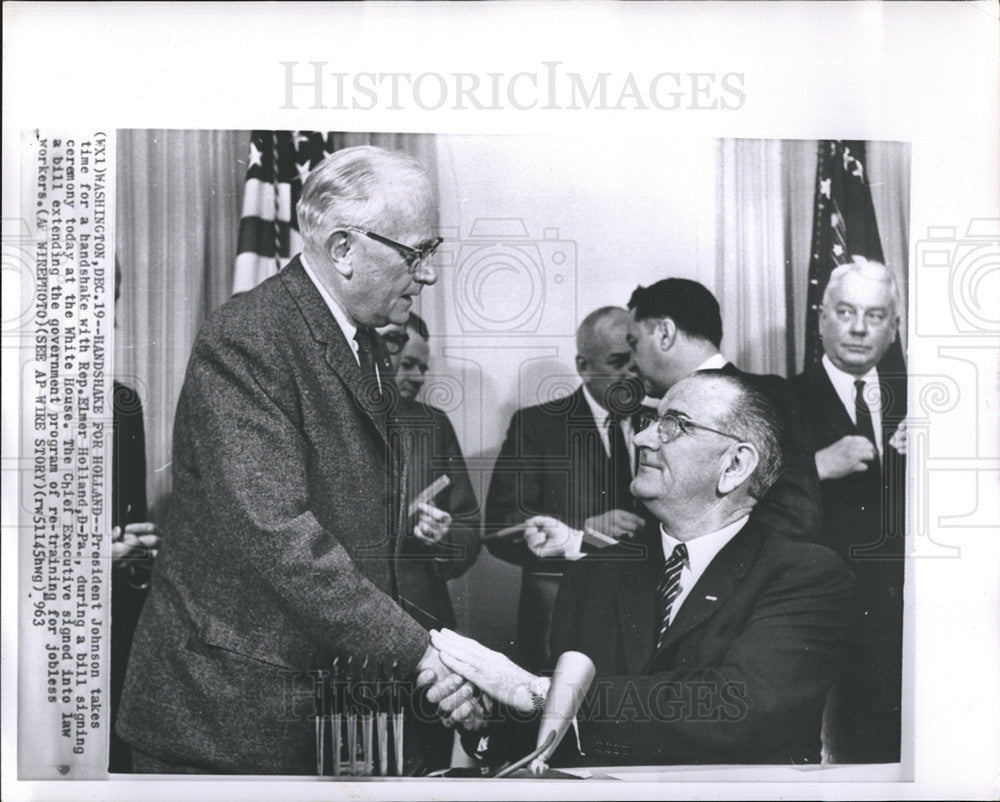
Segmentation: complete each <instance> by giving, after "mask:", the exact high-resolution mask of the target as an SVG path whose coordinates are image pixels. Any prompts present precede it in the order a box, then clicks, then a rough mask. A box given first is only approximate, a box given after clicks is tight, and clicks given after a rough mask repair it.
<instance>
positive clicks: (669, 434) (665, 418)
mask: <svg viewBox="0 0 1000 802" xmlns="http://www.w3.org/2000/svg"><path fill="white" fill-rule="evenodd" d="M653 423H656V433H657V434H658V435H659V436H660V442H662V443H671V442H673V441H674V440H676V439H677V438H678V437H680V436H681V435H682V434H691V433H692V431H693V430H694V429H702V430H703V431H706V432H712V433H713V434H718V435H722V436H723V437H728V438H730V439H731V440H735V441H736V442H737V443H739V442H742V441H743V438H742V437H737V436H736V435H735V434H729V433H728V432H720V431H719V430H718V429H713V428H712V427H711V426H705V425H704V424H702V423H695V422H694V421H693V420H691V419H690V418H686V417H684V416H683V415H680V414H678V413H677V412H674V411H672V410H671V411H668V412H666V413H664V414H663V415H661V416H660V417H659V418H653V417H650V418H648V419H644V420H643V429H645V428H646V427H648V426H650V425H652V424H653Z"/></svg>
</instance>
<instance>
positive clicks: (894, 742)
mask: <svg viewBox="0 0 1000 802" xmlns="http://www.w3.org/2000/svg"><path fill="white" fill-rule="evenodd" d="M898 310H899V289H898V287H897V286H896V281H895V278H894V277H893V275H892V272H891V271H890V270H888V269H887V268H886V267H885V265H882V264H880V263H878V262H870V261H868V260H866V259H863V258H861V257H854V258H853V259H852V261H851V262H848V263H847V264H844V265H841V266H840V267H838V268H836V269H835V270H834V271H833V272H832V273H831V274H830V280H829V282H828V284H827V286H826V290H825V292H824V293H823V303H822V307H821V308H820V317H819V334H820V338H821V339H822V341H823V351H824V354H823V359H822V362H821V364H820V365H818V366H814V367H813V366H811V367H808V368H807V369H806V370H805V371H803V372H802V373H801V374H799V375H798V376H796V377H795V380H794V382H793V386H794V387H795V390H796V391H797V393H798V396H799V400H800V401H801V403H802V407H803V409H808V410H809V422H810V424H811V426H812V434H813V440H814V443H815V447H816V455H815V457H816V469H817V471H818V473H819V478H820V489H821V491H822V499H823V539H822V541H821V542H822V543H823V544H824V545H826V546H829V547H830V548H832V549H833V550H834V551H836V552H837V554H839V555H840V557H841V558H842V559H843V560H845V561H846V562H847V564H848V565H849V566H850V567H851V570H852V571H854V573H855V575H856V576H857V578H858V592H859V593H858V595H859V597H860V598H859V603H860V611H859V613H860V615H859V626H858V628H857V630H856V631H855V632H854V633H852V635H853V641H852V649H851V659H850V662H849V663H848V666H847V670H846V672H845V676H844V680H843V683H842V684H841V686H840V687H838V688H836V689H835V691H834V694H833V695H832V697H831V700H830V709H829V711H828V720H827V741H828V745H829V748H830V756H831V759H832V760H833V761H835V762H837V763H896V762H898V761H899V758H900V724H901V719H900V706H901V700H902V665H901V664H902V658H903V573H904V572H903V568H904V564H905V563H904V557H905V552H904V549H903V545H904V533H905V530H904V511H905V498H906V497H905V493H906V459H905V453H906V439H905V421H904V417H905V415H906V376H905V375H902V376H900V375H887V374H885V373H884V372H882V371H879V370H878V364H879V362H880V360H881V359H882V357H883V356H885V353H886V351H888V350H889V346H890V345H892V343H893V340H894V339H895V337H896V332H897V331H898V329H899V311H898Z"/></svg>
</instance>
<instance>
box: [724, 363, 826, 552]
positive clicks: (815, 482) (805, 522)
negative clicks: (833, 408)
mask: <svg viewBox="0 0 1000 802" xmlns="http://www.w3.org/2000/svg"><path fill="white" fill-rule="evenodd" d="M722 371H723V372H724V373H729V374H731V375H738V376H742V377H743V378H745V379H748V380H749V381H750V382H751V383H752V384H753V385H754V386H755V387H756V388H757V389H758V390H759V391H761V392H762V393H764V394H765V395H766V396H767V397H768V398H770V399H771V401H772V402H773V403H774V405H775V407H776V408H777V410H778V414H779V415H780V416H781V419H782V422H783V423H784V425H785V468H784V470H783V471H782V472H781V476H779V477H778V481H776V482H775V483H774V485H773V486H772V487H771V489H770V490H768V491H767V493H766V494H765V495H764V497H763V498H762V499H760V501H759V503H758V504H757V506H756V507H754V511H753V514H752V516H753V520H754V521H756V522H757V523H759V524H761V525H762V526H764V527H765V528H766V529H767V530H768V531H770V532H774V533H775V534H782V535H787V536H788V537H790V538H793V539H796V540H809V541H813V542H818V541H819V536H820V526H821V521H822V510H821V506H820V492H819V476H817V474H816V460H815V449H814V448H813V444H812V439H811V437H810V432H809V423H808V421H807V420H806V419H805V417H804V415H803V412H802V407H801V406H800V403H799V400H798V399H797V398H796V396H795V393H794V392H793V391H792V388H791V386H790V384H789V383H788V382H787V381H786V380H785V379H783V378H781V377H780V376H774V375H762V374H757V373H744V372H743V371H742V370H740V369H739V368H737V367H736V366H735V365H734V364H732V363H731V362H729V363H727V364H726V366H725V367H724V368H722Z"/></svg>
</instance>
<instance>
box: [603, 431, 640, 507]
mask: <svg viewBox="0 0 1000 802" xmlns="http://www.w3.org/2000/svg"><path fill="white" fill-rule="evenodd" d="M608 444H609V445H610V447H611V482H610V488H611V490H612V498H611V504H612V508H613V509H616V510H628V511H630V512H631V511H633V507H634V504H633V502H632V493H631V491H630V490H629V486H630V485H631V484H632V465H631V460H630V459H629V454H628V444H627V443H626V442H625V433H624V432H622V425H621V421H620V420H619V419H618V418H616V417H614V416H609V417H608Z"/></svg>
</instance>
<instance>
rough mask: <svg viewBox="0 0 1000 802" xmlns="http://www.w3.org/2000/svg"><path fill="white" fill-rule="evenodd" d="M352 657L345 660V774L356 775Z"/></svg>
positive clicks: (356, 749) (355, 716) (356, 754)
mask: <svg viewBox="0 0 1000 802" xmlns="http://www.w3.org/2000/svg"><path fill="white" fill-rule="evenodd" d="M353 662H354V658H353V657H348V658H347V698H346V700H345V707H346V710H345V712H346V714H347V766H348V768H347V772H348V774H356V773H357V771H356V767H357V759H358V714H357V709H356V708H355V706H354V671H353Z"/></svg>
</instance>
